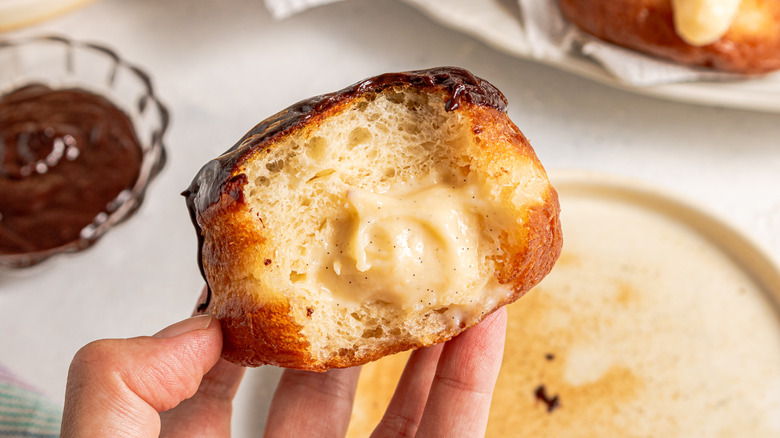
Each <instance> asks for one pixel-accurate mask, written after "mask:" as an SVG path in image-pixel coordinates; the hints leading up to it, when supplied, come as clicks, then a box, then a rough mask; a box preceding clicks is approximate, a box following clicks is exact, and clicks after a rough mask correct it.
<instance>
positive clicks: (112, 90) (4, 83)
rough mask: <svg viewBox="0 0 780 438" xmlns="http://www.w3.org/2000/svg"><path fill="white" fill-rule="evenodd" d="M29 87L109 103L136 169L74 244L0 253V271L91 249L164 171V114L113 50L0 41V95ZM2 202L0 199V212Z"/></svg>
mask: <svg viewBox="0 0 780 438" xmlns="http://www.w3.org/2000/svg"><path fill="white" fill-rule="evenodd" d="M29 84H43V85H47V86H49V87H51V88H52V89H61V88H79V89H82V90H86V91H89V92H91V93H94V94H97V95H99V96H102V97H105V98H106V99H108V100H109V101H110V102H111V103H113V104H114V105H115V106H116V107H118V108H119V109H120V110H122V111H123V112H124V113H125V114H126V115H127V116H128V117H129V118H130V120H131V122H132V124H133V127H134V129H135V133H136V137H137V139H138V142H139V144H140V146H141V151H142V159H141V167H140V171H139V174H138V178H137V180H136V182H135V184H134V185H133V186H132V187H130V188H128V189H125V190H123V191H122V192H121V193H119V195H118V196H117V197H116V198H115V199H114V200H113V201H111V202H110V203H109V204H108V205H107V210H106V211H105V212H104V213H100V214H98V215H97V216H96V217H95V218H94V220H93V221H92V223H91V224H89V225H87V226H86V227H84V228H83V229H82V230H81V233H80V236H79V237H78V238H77V239H76V240H72V241H70V242H68V243H65V244H63V245H61V246H57V247H54V248H50V249H44V250H38V251H34V252H25V253H20V254H17V253H8V252H6V253H0V267H3V268H22V267H28V266H32V265H35V264H38V263H40V262H42V261H44V260H46V259H48V258H50V257H52V256H54V255H57V254H63V253H73V252H76V251H81V250H84V249H86V248H88V247H89V246H91V245H93V244H94V243H95V242H96V241H97V240H98V239H100V237H102V236H103V235H104V234H105V233H106V232H107V231H108V230H110V229H111V228H112V227H114V226H115V225H117V224H119V223H120V222H122V221H124V220H126V219H128V218H129V217H130V216H131V215H132V214H133V213H134V212H135V211H136V210H137V209H138V207H139V206H140V205H141V203H142V201H143V198H144V194H145V192H146V190H147V188H148V187H149V183H150V182H151V181H152V180H153V179H154V178H155V176H156V175H157V174H158V173H159V172H160V170H161V169H162V168H163V166H164V165H165V156H166V154H165V148H164V145H163V137H164V135H165V132H166V129H167V127H168V122H169V115H168V110H167V109H166V107H165V106H164V105H163V104H162V103H161V102H160V100H159V99H158V98H157V95H156V94H155V92H154V88H153V87H152V81H151V79H150V77H149V75H148V74H147V73H145V72H144V71H143V70H142V69H141V68H139V67H137V66H135V65H134V64H131V63H129V62H127V61H125V60H124V59H122V58H121V57H120V56H119V55H118V54H117V53H116V52H115V51H114V50H112V49H110V48H108V47H105V46H103V45H100V44H94V43H89V42H80V41H74V40H71V39H69V38H66V37H62V36H35V37H27V38H19V39H11V40H2V39H0V95H5V94H7V93H9V92H11V91H13V90H16V89H18V88H20V87H22V86H25V85H29ZM0 156H1V154H0ZM0 177H2V175H0ZM2 202H3V200H2V199H0V206H2ZM0 211H1V210H0ZM0 226H2V223H0ZM0 231H2V230H0Z"/></svg>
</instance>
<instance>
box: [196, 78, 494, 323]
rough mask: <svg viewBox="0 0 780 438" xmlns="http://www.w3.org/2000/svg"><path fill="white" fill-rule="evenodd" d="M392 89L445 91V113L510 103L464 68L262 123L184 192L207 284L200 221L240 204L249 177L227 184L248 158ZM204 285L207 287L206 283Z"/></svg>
mask: <svg viewBox="0 0 780 438" xmlns="http://www.w3.org/2000/svg"><path fill="white" fill-rule="evenodd" d="M393 87H412V88H418V89H422V90H425V89H427V90H430V91H444V92H445V93H446V94H447V96H448V100H447V102H446V110H447V111H454V110H457V109H459V108H460V107H461V105H463V104H464V102H468V103H471V104H475V105H481V106H488V107H492V108H496V109H498V110H500V111H504V112H505V111H506V105H507V102H506V98H505V97H504V95H503V94H502V93H501V92H500V91H499V90H498V89H497V88H496V87H494V86H493V85H492V84H490V83H489V82H487V81H485V80H483V79H480V78H478V77H476V76H474V75H473V74H471V73H470V72H469V71H467V70H464V69H461V68H457V67H438V68H432V69H428V70H418V71H410V72H402V73H387V74H383V75H380V76H375V77H372V78H368V79H365V80H363V81H360V82H358V83H356V84H353V85H351V86H349V87H347V88H344V89H342V90H340V91H336V92H335V93H329V94H323V95H320V96H316V97H312V98H309V99H306V100H302V101H300V102H298V103H296V104H294V105H292V106H290V107H288V108H286V109H284V110H282V111H280V112H278V113H276V114H274V115H273V116H271V117H269V118H267V119H265V120H263V121H262V122H260V123H258V124H257V125H256V126H255V127H254V128H252V129H251V130H250V131H249V132H247V133H246V135H244V136H243V137H242V138H241V139H240V140H239V141H238V142H237V143H236V144H235V145H233V147H231V148H230V149H228V150H227V151H226V152H225V153H224V154H222V155H221V156H220V157H218V158H216V159H214V160H212V161H209V162H208V163H206V165H205V166H203V168H201V169H200V171H199V172H198V173H197V175H195V179H194V180H193V181H192V184H190V186H189V188H188V189H187V190H185V191H184V192H183V193H182V195H183V196H184V197H185V198H186V203H187V208H188V209H189V212H190V218H191V219H192V223H193V225H194V226H195V230H196V233H197V235H198V264H199V266H200V271H201V274H202V275H203V278H204V279H206V275H205V271H204V269H203V257H202V256H203V235H202V230H201V228H200V225H199V223H198V217H199V215H200V214H201V213H203V212H204V211H205V210H206V209H207V208H208V207H209V206H211V205H213V204H214V203H216V202H217V201H218V200H219V198H220V196H222V195H223V194H224V195H230V196H231V197H233V198H234V199H236V200H237V201H241V200H239V199H238V196H240V194H241V190H240V189H241V187H243V182H245V178H244V180H243V181H242V184H241V185H240V186H237V184H234V183H232V182H233V181H230V182H231V184H228V182H229V180H230V179H231V177H232V174H233V172H234V170H235V169H236V168H237V167H238V166H240V165H241V164H242V162H243V161H244V160H245V159H247V158H248V157H250V156H252V155H253V154H254V153H256V152H257V151H260V150H263V149H265V148H266V147H268V145H269V144H270V143H271V142H272V141H273V140H274V139H276V138H279V137H281V136H283V135H286V134H287V133H289V132H291V131H292V130H294V129H296V128H298V127H300V126H303V125H306V124H307V123H308V122H309V121H310V120H311V119H312V118H313V117H315V116H316V115H317V114H320V113H322V112H323V111H326V110H328V109H331V108H333V107H335V106H337V105H339V104H343V103H344V102H346V101H348V100H350V99H355V98H357V97H361V96H368V95H371V94H376V93H380V92H381V91H383V90H385V89H388V88H393ZM239 175H240V174H239ZM239 175H236V176H239ZM232 178H235V177H232ZM206 281H207V282H208V280H207V279H206ZM209 292H210V291H209ZM209 298H210V295H209V296H208V297H207V301H206V302H205V303H204V304H203V305H202V306H203V307H204V309H205V307H207V306H208V304H209Z"/></svg>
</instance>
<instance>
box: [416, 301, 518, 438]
mask: <svg viewBox="0 0 780 438" xmlns="http://www.w3.org/2000/svg"><path fill="white" fill-rule="evenodd" d="M505 335H506V310H505V309H503V308H502V309H499V310H498V311H496V312H495V313H494V314H492V315H490V316H488V317H487V318H485V320H484V321H482V322H481V323H479V324H477V325H476V326H474V327H473V328H471V329H469V330H466V331H465V332H463V333H461V334H460V335H459V336H457V337H456V338H454V339H453V340H451V341H449V342H447V343H446V344H445V345H444V349H443V350H442V353H441V358H440V359H439V365H438V367H437V369H436V376H435V377H434V379H433V383H432V385H431V391H430V393H429V395H428V403H427V404H426V406H425V412H424V413H423V417H422V420H421V421H420V427H419V428H418V432H417V435H418V436H424V437H439V436H441V437H445V436H446V437H450V436H468V437H480V436H485V429H486V428H487V420H488V414H489V412H490V401H491V399H492V397H493V389H494V387H495V384H496V379H497V378H498V371H499V369H500V368H501V360H502V357H503V354H504V339H505Z"/></svg>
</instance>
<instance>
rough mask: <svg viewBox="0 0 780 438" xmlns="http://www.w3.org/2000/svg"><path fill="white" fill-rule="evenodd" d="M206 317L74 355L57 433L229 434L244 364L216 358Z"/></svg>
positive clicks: (213, 325)
mask: <svg viewBox="0 0 780 438" xmlns="http://www.w3.org/2000/svg"><path fill="white" fill-rule="evenodd" d="M221 351H222V332H221V330H220V326H219V322H218V321H217V320H216V319H214V318H212V317H211V316H210V315H201V316H195V317H192V318H190V319H186V320H184V321H181V322H178V323H176V324H174V325H172V326H169V327H167V328H165V329H163V330H162V331H160V332H159V333H157V334H155V335H154V336H144V337H138V338H131V339H105V340H100V341H95V342H92V343H90V344H88V345H86V346H85V347H83V348H82V349H81V350H79V351H78V353H76V355H75V357H74V358H73V362H72V363H71V366H70V371H69V373H68V383H67V387H66V392H65V407H64V411H63V419H62V430H61V432H60V433H61V436H62V437H119V438H122V437H157V436H165V437H179V436H180V437H223V436H224V437H227V436H230V417H231V412H232V400H233V396H234V395H235V393H236V391H237V389H238V384H239V383H240V381H241V377H242V376H243V373H244V368H242V367H239V366H236V365H233V364H231V363H230V362H227V361H225V360H224V359H220V353H221Z"/></svg>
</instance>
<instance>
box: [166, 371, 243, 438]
mask: <svg viewBox="0 0 780 438" xmlns="http://www.w3.org/2000/svg"><path fill="white" fill-rule="evenodd" d="M244 370H245V368H244V367H241V366H238V365H235V364H233V363H230V362H228V361H226V360H225V359H220V360H219V361H218V362H217V364H216V365H214V367H213V368H212V369H211V370H210V371H209V372H208V373H207V374H206V375H205V376H203V380H202V381H201V382H200V387H199V388H198V392H196V393H195V395H194V396H192V398H189V399H187V400H184V401H183V402H181V403H179V405H178V406H176V407H175V408H173V409H171V410H168V411H165V412H163V413H161V414H160V419H161V421H162V429H161V433H160V436H161V437H165V438H172V437H229V436H230V418H231V416H232V413H233V398H234V397H235V395H236V391H238V386H239V384H240V383H241V378H242V377H243V376H244Z"/></svg>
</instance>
